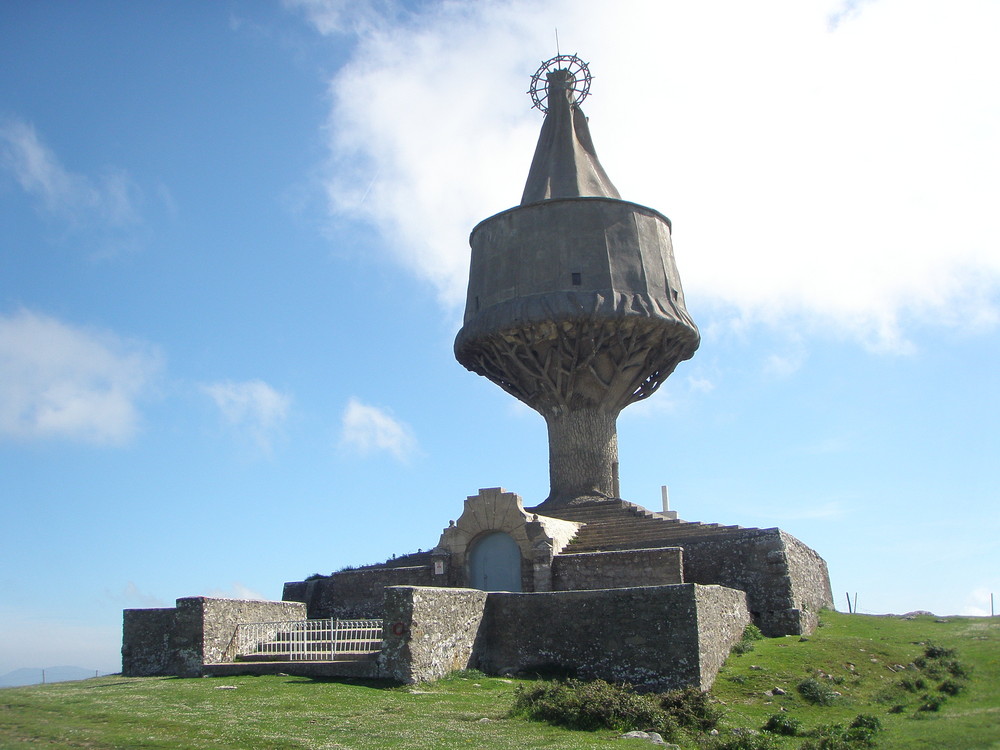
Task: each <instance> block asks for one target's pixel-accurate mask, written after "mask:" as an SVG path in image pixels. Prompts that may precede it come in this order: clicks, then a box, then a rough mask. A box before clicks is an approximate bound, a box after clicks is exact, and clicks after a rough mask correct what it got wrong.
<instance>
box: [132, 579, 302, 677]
mask: <svg viewBox="0 0 1000 750" xmlns="http://www.w3.org/2000/svg"><path fill="white" fill-rule="evenodd" d="M305 618H306V608H305V605H303V604H300V603H298V602H271V601H251V600H246V599H217V598H211V597H206V596H194V597H186V598H183V599H178V600H177V606H176V607H174V608H173V609H126V610H125V611H124V614H123V626H122V674H124V675H125V676H127V677H148V676H153V675H176V676H178V677H197V676H198V675H200V674H201V673H202V667H203V665H204V664H207V663H212V662H220V661H224V660H226V659H228V658H231V655H227V649H228V648H229V645H230V642H231V640H232V637H233V634H234V632H235V630H236V626H237V625H238V624H240V623H246V622H277V621H286V620H304V619H305Z"/></svg>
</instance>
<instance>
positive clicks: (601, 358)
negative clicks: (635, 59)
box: [455, 55, 699, 510]
mask: <svg viewBox="0 0 1000 750" xmlns="http://www.w3.org/2000/svg"><path fill="white" fill-rule="evenodd" d="M543 77H544V87H545V88H544V90H540V89H539V86H540V85H541V84H542V78H543ZM589 86H590V72H589V70H588V69H587V66H586V65H585V64H584V63H582V61H580V60H579V59H578V58H576V57H574V56H569V55H560V56H557V57H555V58H553V59H551V60H549V61H547V62H545V63H543V64H542V67H541V68H540V69H539V71H538V72H537V73H536V74H535V75H534V77H533V79H532V89H531V92H530V93H531V94H532V98H533V99H534V102H535V106H536V107H538V108H539V109H541V110H542V111H543V112H544V113H545V121H544V123H543V125H542V129H541V134H540V135H539V137H538V145H537V147H536V148H535V155H534V159H533V160H532V163H531V169H530V170H529V173H528V180H527V184H526V185H525V187H524V194H523V196H522V198H521V205H520V206H518V207H516V208H512V209H510V210H507V211H503V212H501V213H499V214H497V215H496V216H492V217H490V218H489V219H486V220H485V221H483V222H481V223H480V224H479V225H478V226H477V227H476V228H475V229H473V231H472V236H471V238H470V243H471V245H472V261H471V267H470V271H469V291H468V298H467V301H466V308H465V320H464V325H463V326H462V329H461V330H460V331H459V333H458V337H457V338H456V340H455V356H456V358H457V359H458V361H459V362H461V363H462V364H463V365H464V366H465V367H467V368H468V369H469V370H472V371H473V372H475V373H478V374H479V375H482V376H484V377H486V378H489V379H490V380H491V381H493V382H494V383H496V384H497V385H499V386H500V387H501V388H503V389H504V390H505V391H507V392H508V393H510V394H511V395H512V396H514V397H515V398H518V399H520V400H521V401H523V402H524V403H525V404H527V405H528V406H530V407H531V408H532V409H534V410H535V411H537V412H538V413H539V414H541V415H542V417H543V418H544V419H545V423H546V425H547V427H548V436H549V478H550V492H549V496H548V498H547V500H546V501H545V502H544V503H543V504H542V505H541V506H539V510H542V509H545V510H548V509H551V508H553V507H559V506H565V505H568V504H576V503H580V502H586V501H587V500H591V499H595V498H596V499H607V498H616V497H619V494H620V493H619V483H618V437H617V431H616V421H617V419H618V414H619V413H620V412H621V410H622V409H624V408H625V407H626V406H628V405H629V404H631V403H634V402H636V401H639V400H640V399H644V398H648V397H649V396H651V395H652V394H653V393H654V392H655V391H656V389H657V388H658V387H659V386H660V385H661V384H662V383H663V381H664V380H666V378H667V376H669V375H670V373H672V372H673V371H674V368H675V367H676V366H677V364H678V363H679V362H681V361H683V360H685V359H688V358H690V357H691V356H692V355H693V354H694V352H695V350H696V349H697V348H698V343H699V335H698V329H697V328H696V327H695V325H694V323H693V322H692V320H691V317H690V316H689V315H688V312H687V309H686V308H685V306H684V292H683V291H682V288H681V280H680V276H679V274H678V273H677V267H676V264H675V263H674V254H673V248H672V245H671V241H670V229H671V227H670V220H669V219H667V218H666V217H665V216H663V215H662V214H660V213H659V212H657V211H655V210H653V209H651V208H646V207H645V206H640V205H638V204H635V203H629V202H627V201H624V200H622V199H621V198H620V196H619V194H618V191H617V190H616V189H615V186H614V185H613V184H612V183H611V180H610V179H609V177H608V175H607V174H606V173H605V171H604V168H603V167H602V166H601V163H600V161H598V158H597V153H596V151H595V149H594V143H593V141H592V140H591V137H590V129H589V127H588V124H587V118H586V116H585V115H584V114H583V111H582V110H581V109H580V105H581V103H582V100H583V99H584V98H585V96H586V94H587V92H588V91H589Z"/></svg>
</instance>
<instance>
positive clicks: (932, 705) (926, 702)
mask: <svg viewBox="0 0 1000 750" xmlns="http://www.w3.org/2000/svg"><path fill="white" fill-rule="evenodd" d="M945 700H946V698H945V697H944V696H943V695H925V696H923V698H922V699H921V703H920V705H919V706H917V710H918V711H938V710H940V709H941V706H943V705H944V702H945Z"/></svg>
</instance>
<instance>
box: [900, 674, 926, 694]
mask: <svg viewBox="0 0 1000 750" xmlns="http://www.w3.org/2000/svg"><path fill="white" fill-rule="evenodd" d="M899 686H900V687H901V688H903V690H905V691H906V692H908V693H919V692H920V691H921V690H926V689H927V683H926V682H924V680H923V678H921V677H918V678H917V679H915V680H911V679H909V678H908V677H907V678H904V679H902V680H900V681H899Z"/></svg>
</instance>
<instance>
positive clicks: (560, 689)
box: [513, 680, 676, 738]
mask: <svg viewBox="0 0 1000 750" xmlns="http://www.w3.org/2000/svg"><path fill="white" fill-rule="evenodd" d="M513 713H515V714H522V715H525V716H527V717H528V718H531V719H535V720H537V721H546V722H548V723H550V724H555V725H556V726H561V727H566V728H567V729H582V730H594V729H614V730H615V731H618V732H628V731H630V730H633V729H641V730H647V731H648V730H653V731H656V732H659V733H660V734H661V735H662V736H663V737H664V738H670V737H672V736H673V735H674V733H675V731H676V725H675V724H674V722H673V720H672V719H671V717H670V716H669V715H668V714H667V712H666V711H664V710H663V709H662V708H661V707H660V706H659V703H658V701H657V698H656V696H654V695H639V694H638V693H636V692H635V691H634V690H633V689H632V688H631V687H630V686H628V685H612V684H610V683H607V682H605V681H604V680H594V681H593V682H581V681H579V680H566V681H564V682H539V683H537V684H535V685H531V686H530V687H527V686H519V687H518V688H517V690H516V691H515V693H514V708H513Z"/></svg>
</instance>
